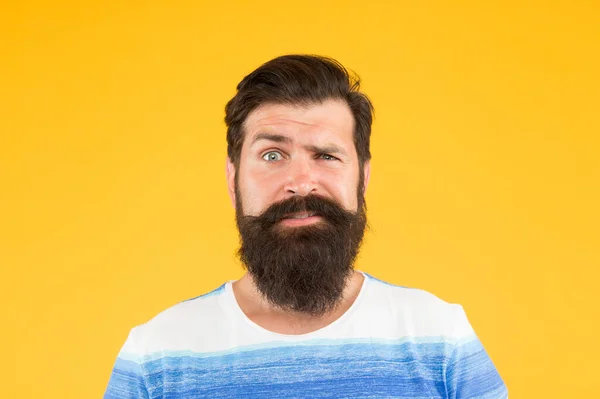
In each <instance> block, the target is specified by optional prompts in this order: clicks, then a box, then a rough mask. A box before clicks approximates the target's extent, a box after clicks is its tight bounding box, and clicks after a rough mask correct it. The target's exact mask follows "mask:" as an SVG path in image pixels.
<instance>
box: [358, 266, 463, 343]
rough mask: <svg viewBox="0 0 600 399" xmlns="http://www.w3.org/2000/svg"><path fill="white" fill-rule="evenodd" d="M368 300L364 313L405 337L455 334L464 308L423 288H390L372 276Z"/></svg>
mask: <svg viewBox="0 0 600 399" xmlns="http://www.w3.org/2000/svg"><path fill="white" fill-rule="evenodd" d="M367 277H368V278H369V282H370V284H369V285H370V287H369V294H368V298H366V301H365V302H366V303H365V305H366V306H365V308H364V309H365V311H366V312H368V313H369V314H370V318H375V319H377V320H378V322H379V323H381V324H382V325H386V323H387V324H389V325H390V326H391V327H390V328H392V329H396V328H399V329H401V330H402V331H401V332H402V334H406V335H413V334H414V335H439V336H450V335H453V334H456V332H457V330H456V329H457V323H460V320H461V318H462V315H463V314H464V311H463V308H462V306H461V305H459V304H455V303H450V302H447V301H445V300H443V299H441V298H440V297H438V296H437V295H435V294H433V293H431V292H429V291H427V290H425V289H421V288H411V287H406V286H401V285H395V284H391V283H389V282H386V281H384V280H381V279H378V278H376V277H373V276H370V275H368V274H367Z"/></svg>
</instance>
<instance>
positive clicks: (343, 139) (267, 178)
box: [227, 100, 369, 315]
mask: <svg viewBox="0 0 600 399" xmlns="http://www.w3.org/2000/svg"><path fill="white" fill-rule="evenodd" d="M353 124H354V122H353V117H352V114H351V111H350V109H349V108H348V106H347V105H346V104H345V103H344V102H342V101H334V100H330V101H326V102H324V103H322V104H318V105H313V106H308V107H302V106H290V105H274V104H269V105H264V106H262V107H260V108H258V109H257V110H255V111H254V112H252V113H251V114H250V115H249V116H248V118H247V120H246V124H245V129H244V130H245V139H244V143H243V146H242V151H241V158H240V163H239V167H238V168H237V170H236V168H234V165H233V164H231V163H230V162H229V163H228V168H227V172H228V183H229V191H230V195H231V198H232V201H233V202H234V204H235V206H236V219H237V222H238V228H239V230H240V237H241V241H242V245H241V248H240V251H239V253H240V257H241V259H242V261H243V262H244V264H245V265H246V266H247V268H248V271H249V273H250V274H251V276H252V277H253V280H254V281H255V283H256V285H257V288H258V289H259V291H260V292H261V293H262V294H263V296H264V297H265V298H266V299H267V300H268V301H270V302H271V303H272V304H274V305H276V306H278V307H280V308H283V309H286V310H293V311H298V312H304V313H311V314H313V315H318V314H323V313H325V312H327V311H329V310H332V309H333V308H335V306H336V305H337V304H339V302H340V299H341V296H342V293H343V289H344V287H345V285H346V282H347V279H348V278H349V277H350V275H351V272H352V265H353V262H354V259H355V257H356V254H357V252H358V248H359V246H360V242H361V240H362V237H363V234H364V229H365V225H366V215H365V207H364V197H363V194H364V187H366V184H367V183H368V179H369V165H368V163H367V164H366V165H365V167H364V168H361V167H359V161H358V157H357V154H356V149H355V147H354V141H353V128H354V126H353ZM236 173H237V176H236V175H235V174H236Z"/></svg>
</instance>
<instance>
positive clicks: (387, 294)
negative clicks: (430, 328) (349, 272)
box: [364, 273, 455, 309]
mask: <svg viewBox="0 0 600 399" xmlns="http://www.w3.org/2000/svg"><path fill="white" fill-rule="evenodd" d="M364 274H365V275H366V276H367V278H368V279H369V281H370V282H371V283H372V284H371V285H372V289H371V292H372V293H371V295H374V296H377V297H380V299H385V300H392V301H393V302H392V303H395V304H397V305H398V306H403V307H407V306H411V307H415V306H424V307H428V308H430V307H432V308H440V309H447V308H448V307H449V306H450V307H453V306H455V304H452V303H449V302H447V301H445V300H443V299H442V298H440V297H438V296H437V295H435V294H434V293H432V292H430V291H427V290H425V289H422V288H416V287H407V286H403V285H397V284H393V283H390V282H387V281H385V280H382V279H379V278H377V277H374V276H372V275H370V274H367V273H364Z"/></svg>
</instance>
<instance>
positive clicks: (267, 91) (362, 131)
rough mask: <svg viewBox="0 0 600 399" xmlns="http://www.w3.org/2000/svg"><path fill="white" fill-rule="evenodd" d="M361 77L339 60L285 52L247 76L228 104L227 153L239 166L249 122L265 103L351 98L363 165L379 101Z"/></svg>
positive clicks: (356, 144) (359, 156) (226, 108)
mask: <svg viewBox="0 0 600 399" xmlns="http://www.w3.org/2000/svg"><path fill="white" fill-rule="evenodd" d="M359 90H360V78H359V77H358V76H357V75H356V74H354V73H350V72H349V71H348V70H346V68H344V66H343V65H342V64H340V63H339V62H338V61H336V60H334V59H332V58H327V57H322V56H316V55H284V56H281V57H277V58H274V59H272V60H271V61H268V62H266V63H265V64H263V65H261V66H260V67H258V68H257V69H256V70H254V71H253V72H252V73H250V74H249V75H247V76H246V77H245V78H244V79H242V81H241V82H240V83H239V84H238V85H237V93H236V94H235V96H234V97H233V98H232V99H231V100H230V101H229V102H228V103H227V105H226V106H225V124H226V125H227V155H228V156H229V159H230V160H231V161H232V162H233V163H234V164H235V165H236V167H237V166H239V161H240V155H241V151H242V144H243V142H244V131H243V125H244V122H245V120H246V118H247V117H248V115H249V114H250V113H251V112H252V111H253V110H255V109H256V108H258V107H259V106H260V105H263V104H267V103H272V104H290V105H297V104H298V105H312V104H319V103H322V102H323V101H325V100H328V99H341V100H345V101H346V103H347V104H348V106H349V107H350V110H351V111H352V115H353V116H354V146H355V147H356V152H357V154H358V160H359V162H360V164H361V165H363V164H364V163H365V162H366V161H368V160H370V159H371V151H370V139H371V123H372V121H373V105H372V104H371V101H370V100H369V98H368V97H367V96H366V95H365V94H363V93H361V92H360V91H359Z"/></svg>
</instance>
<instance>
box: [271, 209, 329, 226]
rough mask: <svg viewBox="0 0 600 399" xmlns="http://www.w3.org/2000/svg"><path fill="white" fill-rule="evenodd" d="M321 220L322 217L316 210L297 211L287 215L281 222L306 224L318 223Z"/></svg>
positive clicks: (294, 224)
mask: <svg viewBox="0 0 600 399" xmlns="http://www.w3.org/2000/svg"><path fill="white" fill-rule="evenodd" d="M319 220H321V217H320V216H318V215H317V214H315V212H296V213H291V214H289V215H286V216H285V217H284V218H283V219H282V220H281V223H282V224H284V225H286V226H305V225H309V224H312V223H316V222H318V221H319Z"/></svg>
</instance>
